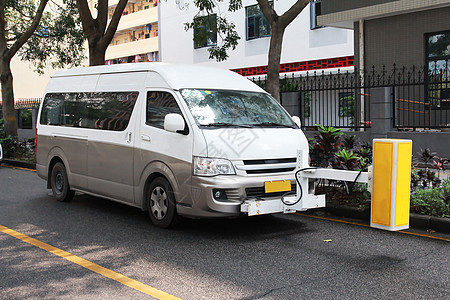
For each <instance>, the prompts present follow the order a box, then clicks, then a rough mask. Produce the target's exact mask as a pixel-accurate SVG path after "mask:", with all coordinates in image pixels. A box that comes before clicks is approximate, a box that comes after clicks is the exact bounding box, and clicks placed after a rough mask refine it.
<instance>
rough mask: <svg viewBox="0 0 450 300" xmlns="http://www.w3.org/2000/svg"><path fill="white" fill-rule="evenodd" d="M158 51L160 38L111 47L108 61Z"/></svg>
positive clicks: (107, 57) (107, 56)
mask: <svg viewBox="0 0 450 300" xmlns="http://www.w3.org/2000/svg"><path fill="white" fill-rule="evenodd" d="M156 51H158V37H152V38H148V39H142V40H138V41H134V42H129V43H124V44H119V45H115V46H109V47H108V49H107V50H106V55H105V58H106V60H110V59H116V58H120V57H127V56H132V55H138V54H144V53H149V52H156Z"/></svg>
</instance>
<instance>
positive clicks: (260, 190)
mask: <svg viewBox="0 0 450 300" xmlns="http://www.w3.org/2000/svg"><path fill="white" fill-rule="evenodd" d="M295 191H296V186H295V183H292V184H291V192H295ZM245 193H246V194H247V199H249V198H270V197H281V196H283V195H284V194H286V193H289V192H275V193H266V192H265V189H264V187H252V188H246V189H245Z"/></svg>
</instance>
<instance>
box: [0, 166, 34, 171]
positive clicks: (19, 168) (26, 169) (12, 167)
mask: <svg viewBox="0 0 450 300" xmlns="http://www.w3.org/2000/svg"><path fill="white" fill-rule="evenodd" d="M2 167H6V168H11V169H18V170H25V171H31V172H36V170H33V169H28V168H21V167H14V166H9V165H4V164H2Z"/></svg>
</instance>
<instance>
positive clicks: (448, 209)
mask: <svg viewBox="0 0 450 300" xmlns="http://www.w3.org/2000/svg"><path fill="white" fill-rule="evenodd" d="M444 182H445V183H444V184H443V185H445V188H442V189H441V187H436V188H428V189H423V190H416V191H414V192H412V193H411V204H410V206H411V212H414V213H418V214H422V215H430V216H436V217H450V205H449V203H448V200H447V201H446V199H448V198H449V197H450V193H449V191H450V179H447V180H445V181H444Z"/></svg>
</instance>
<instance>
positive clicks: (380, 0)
mask: <svg viewBox="0 0 450 300" xmlns="http://www.w3.org/2000/svg"><path fill="white" fill-rule="evenodd" d="M395 1H399V0H357V1H355V0H339V1H337V0H322V14H331V13H335V12H340V11H346V10H350V9H356V8H362V7H367V6H372V5H378V4H384V3H389V2H395Z"/></svg>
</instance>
